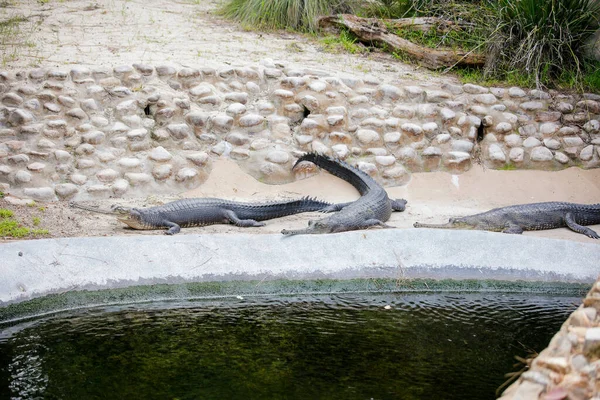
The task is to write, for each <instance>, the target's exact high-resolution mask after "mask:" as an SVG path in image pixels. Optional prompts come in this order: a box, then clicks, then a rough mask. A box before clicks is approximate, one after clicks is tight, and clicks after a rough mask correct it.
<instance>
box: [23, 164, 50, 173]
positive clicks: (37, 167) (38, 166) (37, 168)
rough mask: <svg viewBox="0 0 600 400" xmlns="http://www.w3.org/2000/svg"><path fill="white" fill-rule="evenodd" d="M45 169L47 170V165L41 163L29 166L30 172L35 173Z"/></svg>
mask: <svg viewBox="0 0 600 400" xmlns="http://www.w3.org/2000/svg"><path fill="white" fill-rule="evenodd" d="M44 168H46V164H44V163H41V162H34V163H31V164H29V165H28V166H27V169H28V170H30V171H33V172H40V171H42V170H43V169H44Z"/></svg>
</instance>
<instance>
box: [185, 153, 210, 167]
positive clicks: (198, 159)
mask: <svg viewBox="0 0 600 400" xmlns="http://www.w3.org/2000/svg"><path fill="white" fill-rule="evenodd" d="M186 158H187V159H188V160H190V161H191V162H192V163H193V164H195V165H197V166H199V167H202V166H204V165H206V163H207V162H208V160H209V157H208V154H207V153H205V152H199V153H192V154H188V155H187V156H186Z"/></svg>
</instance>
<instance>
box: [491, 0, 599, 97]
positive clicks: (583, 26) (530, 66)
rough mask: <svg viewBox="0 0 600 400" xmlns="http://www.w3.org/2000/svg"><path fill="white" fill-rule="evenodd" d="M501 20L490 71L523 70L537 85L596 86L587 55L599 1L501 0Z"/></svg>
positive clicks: (596, 23)
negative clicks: (586, 46) (585, 46)
mask: <svg viewBox="0 0 600 400" xmlns="http://www.w3.org/2000/svg"><path fill="white" fill-rule="evenodd" d="M494 4H495V7H496V13H497V23H496V28H495V29H494V31H493V34H492V35H491V36H490V39H489V41H488V45H487V56H488V62H487V65H486V68H485V74H486V75H495V76H503V75H505V74H506V71H520V72H521V73H523V74H525V75H528V76H530V79H532V80H533V81H534V82H535V85H536V87H544V86H560V85H561V84H565V83H568V85H570V86H571V87H575V88H583V86H584V85H595V82H596V80H597V75H595V74H591V76H590V72H589V70H588V69H587V68H588V67H587V66H586V64H588V63H589V61H587V60H586V59H585V57H584V56H583V50H582V49H583V46H584V43H585V41H586V40H587V38H589V37H590V35H591V34H593V32H594V31H595V30H596V29H598V27H599V26H600V2H595V0H544V1H539V0H498V1H497V2H495V3H494Z"/></svg>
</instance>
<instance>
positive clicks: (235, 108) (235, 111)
mask: <svg viewBox="0 0 600 400" xmlns="http://www.w3.org/2000/svg"><path fill="white" fill-rule="evenodd" d="M244 113H246V106H245V105H243V104H241V103H232V104H230V105H229V106H228V107H227V109H226V110H225V114H227V115H229V116H230V117H233V118H235V117H239V116H240V115H242V114H244ZM261 115H262V114H261Z"/></svg>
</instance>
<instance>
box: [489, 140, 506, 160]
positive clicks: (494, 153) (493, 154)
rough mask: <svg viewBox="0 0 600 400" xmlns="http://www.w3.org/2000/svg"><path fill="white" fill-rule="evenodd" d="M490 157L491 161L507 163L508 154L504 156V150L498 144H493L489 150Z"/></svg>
mask: <svg viewBox="0 0 600 400" xmlns="http://www.w3.org/2000/svg"><path fill="white" fill-rule="evenodd" d="M488 155H489V157H490V160H492V161H497V162H505V161H506V154H504V150H502V147H500V146H499V145H498V144H496V143H492V144H491V145H490V147H489V148H488Z"/></svg>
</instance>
